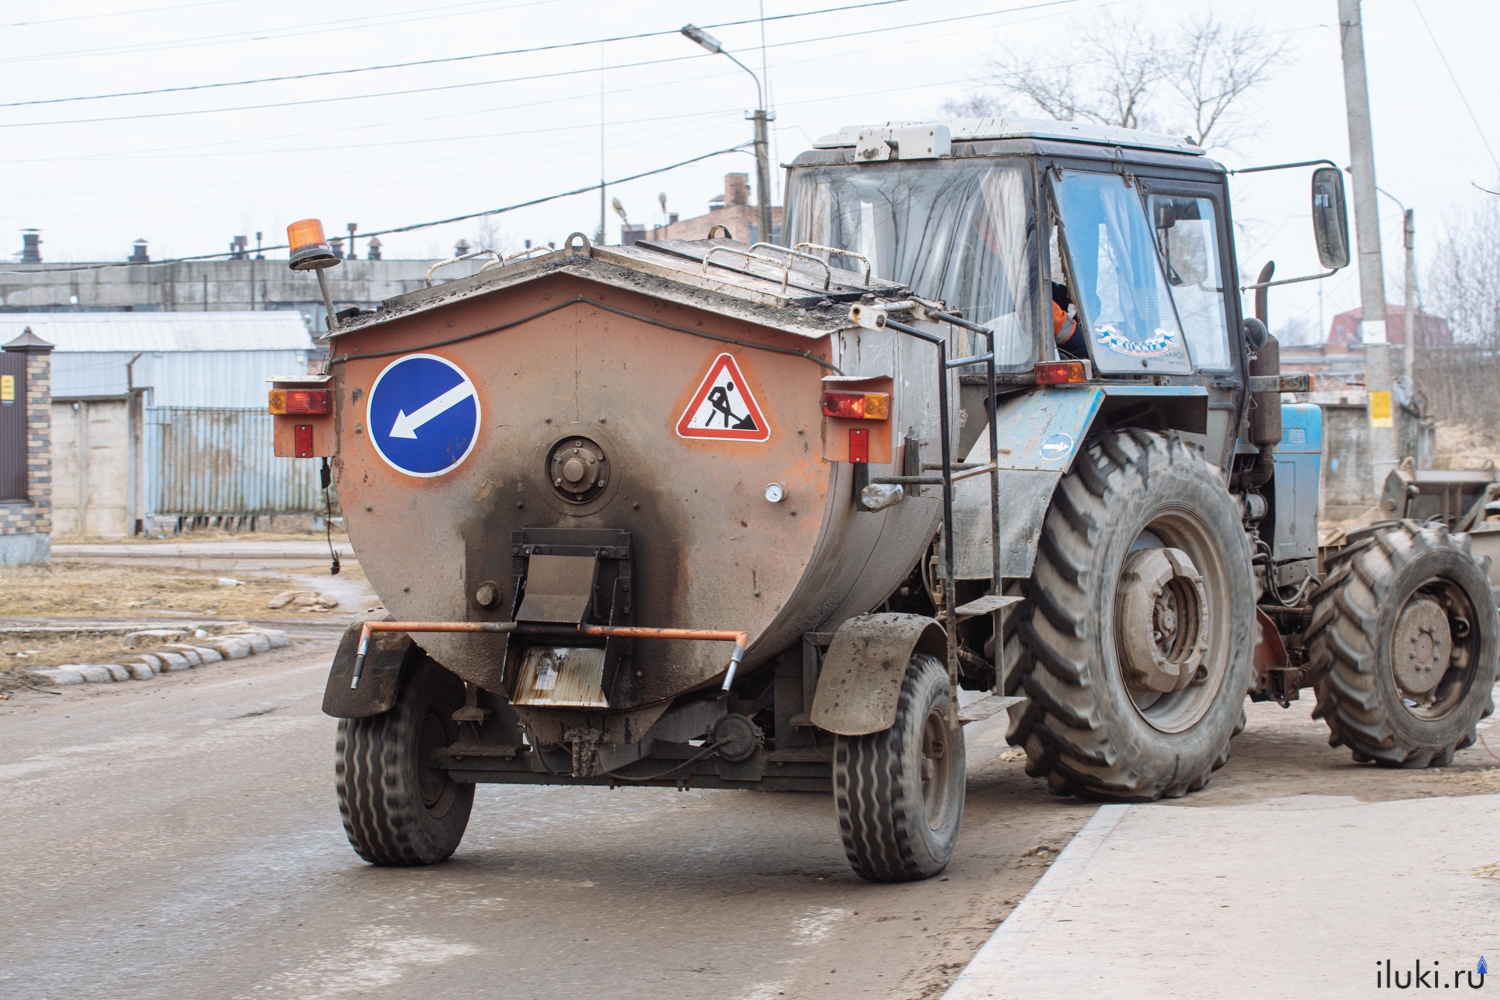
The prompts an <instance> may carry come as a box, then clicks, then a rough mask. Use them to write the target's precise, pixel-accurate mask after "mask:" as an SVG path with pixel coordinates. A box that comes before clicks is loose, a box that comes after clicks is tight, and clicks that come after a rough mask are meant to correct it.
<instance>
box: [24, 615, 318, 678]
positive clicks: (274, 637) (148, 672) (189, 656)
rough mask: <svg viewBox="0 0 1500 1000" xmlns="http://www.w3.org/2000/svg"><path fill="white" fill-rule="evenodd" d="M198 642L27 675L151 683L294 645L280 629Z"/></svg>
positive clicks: (253, 630) (251, 630) (39, 669)
mask: <svg viewBox="0 0 1500 1000" xmlns="http://www.w3.org/2000/svg"><path fill="white" fill-rule="evenodd" d="M191 638H197V642H195V643H193V644H187V643H167V644H164V645H162V646H160V647H157V648H156V649H154V650H152V651H150V652H143V653H138V654H137V655H136V656H135V658H134V659H132V660H130V661H128V662H127V663H124V664H119V663H65V664H63V665H62V666H60V667H36V668H33V669H31V670H29V671H27V673H29V674H30V675H31V676H32V677H35V678H37V679H38V680H44V681H50V682H51V683H53V684H58V685H71V684H113V683H116V682H119V681H128V680H138V681H146V680H152V679H154V678H155V677H156V676H158V675H159V674H166V673H172V672H174V671H178V670H191V669H192V668H194V667H200V666H207V665H208V664H210V663H217V662H219V661H221V660H243V659H245V658H246V657H250V656H254V655H256V654H259V653H268V652H270V651H271V650H273V649H283V648H285V647H287V646H290V645H291V644H292V640H291V637H290V636H289V635H287V633H286V632H285V631H283V630H281V629H278V628H265V627H263V626H257V625H250V626H246V627H244V628H239V629H236V630H235V631H233V632H226V633H224V634H223V635H217V636H207V637H204V638H198V637H191Z"/></svg>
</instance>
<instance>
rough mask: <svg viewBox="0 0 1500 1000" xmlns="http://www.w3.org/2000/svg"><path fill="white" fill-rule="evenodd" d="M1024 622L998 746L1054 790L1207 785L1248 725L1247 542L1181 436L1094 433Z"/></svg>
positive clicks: (1122, 791)
mask: <svg viewBox="0 0 1500 1000" xmlns="http://www.w3.org/2000/svg"><path fill="white" fill-rule="evenodd" d="M1027 597H1028V599H1029V600H1028V605H1027V606H1026V612H1025V613H1024V614H1023V615H1021V616H1018V622H1017V626H1018V627H1017V630H1016V633H1015V639H1014V641H1015V642H1016V643H1017V644H1018V645H1019V647H1020V655H1019V656H1018V657H1017V659H1016V661H1015V662H1016V666H1015V667H1014V668H1013V669H1012V671H1011V675H1010V676H1009V677H1008V678H1007V681H1006V689H1007V693H1009V694H1024V695H1025V696H1026V697H1027V698H1028V699H1029V703H1028V704H1027V707H1026V709H1025V711H1024V713H1022V715H1021V717H1020V718H1019V719H1017V720H1016V721H1015V723H1014V725H1013V726H1012V729H1011V731H1010V733H1009V734H1008V739H1009V741H1010V742H1011V743H1013V744H1015V745H1017V746H1021V747H1024V748H1025V749H1026V758H1027V761H1026V773H1028V774H1030V775H1032V776H1034V777H1045V778H1046V779H1047V783H1048V788H1049V790H1050V791H1052V792H1053V793H1054V794H1057V795H1085V796H1089V797H1097V798H1106V799H1120V800H1125V801H1132V802H1149V801H1152V800H1155V799H1158V798H1161V797H1163V796H1168V797H1176V796H1180V795H1183V794H1185V793H1187V792H1191V791H1196V790H1198V789H1199V788H1202V787H1203V786H1204V785H1206V784H1207V783H1208V780H1209V776H1210V775H1211V774H1212V772H1213V771H1214V770H1215V769H1216V768H1218V767H1220V766H1222V765H1223V764H1224V762H1225V761H1226V760H1228V758H1229V741H1230V739H1231V738H1232V737H1233V736H1234V735H1235V734H1236V733H1237V732H1239V730H1240V729H1241V728H1243V725H1244V702H1245V694H1246V692H1247V690H1248V688H1249V682H1250V655H1251V650H1252V648H1253V645H1254V636H1253V628H1254V624H1255V590H1254V583H1253V580H1252V578H1251V572H1250V544H1249V541H1248V539H1247V538H1246V535H1245V530H1244V528H1243V526H1242V525H1241V523H1240V513H1239V511H1238V509H1237V507H1236V505H1235V503H1234V501H1233V499H1232V498H1231V497H1230V496H1229V493H1228V491H1226V490H1225V488H1224V484H1223V482H1222V481H1221V480H1220V478H1219V477H1218V475H1217V474H1215V472H1214V471H1213V470H1212V469H1210V468H1209V466H1208V464H1207V463H1206V462H1205V461H1204V460H1203V458H1202V457H1201V456H1200V455H1199V453H1198V451H1197V449H1195V448H1192V447H1190V446H1188V445H1187V444H1186V443H1184V442H1183V441H1181V440H1180V439H1178V438H1177V437H1175V436H1170V437H1169V436H1166V435H1163V434H1157V433H1153V432H1149V431H1143V430H1125V431H1118V432H1111V433H1107V434H1105V435H1103V436H1102V437H1101V438H1100V439H1099V440H1097V441H1096V442H1095V443H1093V444H1092V445H1091V446H1090V447H1088V448H1087V449H1085V451H1084V452H1083V453H1082V454H1080V455H1079V456H1078V459H1077V461H1075V463H1074V466H1073V470H1072V471H1071V472H1070V473H1069V474H1068V475H1067V476H1065V477H1064V478H1063V480H1062V482H1061V483H1060V484H1059V486H1058V489H1057V491H1056V493H1055V494H1054V496H1053V501H1052V506H1051V508H1050V509H1049V510H1048V512H1047V517H1046V520H1045V522H1044V524H1043V528H1042V533H1041V538H1040V543H1039V545H1038V548H1037V557H1036V564H1035V568H1034V569H1033V571H1032V577H1031V580H1030V583H1029V585H1028V587H1027Z"/></svg>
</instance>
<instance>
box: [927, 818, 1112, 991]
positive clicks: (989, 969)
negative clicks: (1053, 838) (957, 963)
mask: <svg viewBox="0 0 1500 1000" xmlns="http://www.w3.org/2000/svg"><path fill="white" fill-rule="evenodd" d="M1129 808H1130V806H1128V805H1105V806H1100V807H1099V809H1098V811H1097V812H1095V813H1094V815H1093V816H1092V817H1090V819H1089V821H1088V822H1087V823H1085V824H1084V825H1083V829H1081V830H1079V831H1078V832H1077V833H1076V834H1074V835H1073V839H1072V840H1070V841H1068V846H1067V847H1064V848H1063V850H1062V853H1061V854H1059V855H1058V856H1057V858H1056V859H1055V860H1054V861H1053V862H1052V865H1051V866H1050V867H1049V868H1048V869H1047V874H1045V875H1043V876H1042V877H1041V879H1040V880H1039V881H1038V882H1037V884H1036V885H1034V886H1032V887H1031V891H1030V892H1028V893H1027V894H1026V896H1025V898H1023V899H1022V900H1021V902H1020V905H1018V906H1017V907H1016V908H1015V909H1014V910H1012V911H1011V913H1010V916H1008V917H1006V918H1005V920H1004V921H1003V922H1002V923H1001V924H1000V926H999V927H996V928H995V932H994V933H993V934H991V935H990V938H989V940H988V941H986V942H985V943H984V944H983V945H981V946H980V949H979V951H978V952H977V953H976V954H975V955H974V957H973V958H972V959H970V960H969V964H968V965H966V966H964V970H963V971H962V972H960V973H959V974H958V978H957V979H955V980H954V981H953V985H952V986H950V987H948V991H947V992H946V993H944V994H943V1000H1004V998H1005V997H1006V996H1008V994H1007V993H1006V992H1005V988H1006V983H1005V979H1006V974H1007V971H1008V969H1010V968H1012V967H1013V963H1012V961H1011V957H1012V956H1013V955H1015V954H1016V952H1018V951H1020V950H1021V949H1023V948H1025V947H1026V946H1027V945H1028V944H1030V942H1031V935H1032V934H1033V933H1035V932H1036V931H1039V930H1041V929H1042V928H1044V927H1046V926H1047V925H1048V924H1049V923H1050V918H1051V916H1052V910H1053V909H1054V908H1055V907H1056V905H1057V903H1058V900H1060V899H1062V897H1063V896H1065V895H1067V892H1068V890H1069V889H1070V888H1072V886H1073V883H1074V882H1076V881H1077V880H1078V876H1079V875H1081V874H1083V870H1084V868H1085V867H1086V866H1087V865H1088V862H1089V859H1090V858H1092V857H1093V856H1094V854H1095V853H1096V852H1098V850H1099V848H1100V847H1102V846H1103V845H1104V842H1105V840H1107V839H1108V838H1109V835H1110V834H1111V833H1113V832H1114V829H1115V826H1116V825H1117V824H1118V823H1119V822H1120V820H1121V819H1122V818H1123V817H1124V815H1125V812H1126V810H1128V809H1129Z"/></svg>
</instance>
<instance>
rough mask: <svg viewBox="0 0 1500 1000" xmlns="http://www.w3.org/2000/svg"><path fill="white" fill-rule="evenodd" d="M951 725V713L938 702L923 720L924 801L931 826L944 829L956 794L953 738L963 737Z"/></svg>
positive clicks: (928, 823) (922, 764) (929, 825)
mask: <svg viewBox="0 0 1500 1000" xmlns="http://www.w3.org/2000/svg"><path fill="white" fill-rule="evenodd" d="M962 738H963V736H962V734H961V733H959V734H953V733H951V732H950V731H949V728H948V714H947V713H946V712H944V711H943V710H942V709H941V708H940V707H937V706H934V708H933V709H932V711H930V712H928V713H927V719H926V721H925V722H924V723H923V724H922V763H921V767H922V802H923V804H924V805H925V806H926V812H927V826H928V827H929V828H930V829H933V830H940V829H942V827H943V825H944V823H945V821H946V820H947V816H948V808H949V804H950V802H951V800H952V798H953V753H952V747H951V745H950V741H951V740H953V739H962Z"/></svg>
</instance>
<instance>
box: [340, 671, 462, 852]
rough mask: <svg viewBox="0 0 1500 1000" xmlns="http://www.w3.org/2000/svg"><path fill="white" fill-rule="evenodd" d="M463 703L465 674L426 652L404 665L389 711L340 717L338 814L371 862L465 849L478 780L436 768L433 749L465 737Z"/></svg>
mask: <svg viewBox="0 0 1500 1000" xmlns="http://www.w3.org/2000/svg"><path fill="white" fill-rule="evenodd" d="M463 705H464V685H463V681H461V680H459V679H458V678H457V677H456V676H454V675H453V674H451V673H449V672H448V671H447V670H445V669H443V668H442V667H441V666H439V665H438V663H437V661H436V660H433V659H432V658H431V657H428V656H423V657H422V658H421V659H420V661H418V662H417V663H416V664H414V665H412V666H411V667H409V668H408V669H407V670H406V671H405V672H404V674H403V676H402V678H401V689H400V691H399V692H398V694H397V695H396V704H395V706H394V707H393V708H392V709H391V710H390V711H389V712H385V713H384V714H382V715H376V716H372V717H370V718H366V719H340V720H339V728H338V738H337V742H336V751H337V763H336V764H335V768H334V770H335V773H336V774H337V775H338V793H339V813H340V814H341V815H342V816H343V819H344V832H345V833H347V834H348V835H349V843H350V844H351V845H353V847H354V851H355V853H356V854H358V855H359V856H360V857H362V858H364V859H365V860H366V861H368V862H370V863H371V864H376V865H392V866H404V865H430V864H435V863H437V862H439V861H442V860H444V859H445V858H447V857H448V856H449V855H451V854H452V853H453V852H454V851H455V850H457V849H458V844H459V841H460V840H462V839H463V835H464V830H465V828H467V827H468V825H469V811H470V809H471V808H472V807H473V805H474V786H473V785H472V784H468V783H465V782H458V781H454V780H453V778H452V777H450V776H449V774H448V772H447V771H444V770H442V769H441V768H438V767H435V766H434V765H433V763H432V754H433V752H434V751H437V750H441V749H442V748H444V747H446V746H449V745H450V744H452V743H453V741H454V740H456V739H457V738H458V724H457V723H456V722H454V721H453V713H454V712H455V711H456V710H457V709H460V708H462V707H463Z"/></svg>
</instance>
